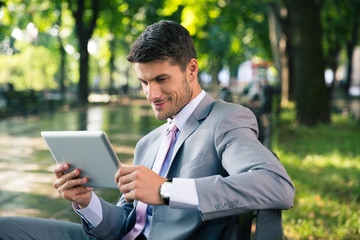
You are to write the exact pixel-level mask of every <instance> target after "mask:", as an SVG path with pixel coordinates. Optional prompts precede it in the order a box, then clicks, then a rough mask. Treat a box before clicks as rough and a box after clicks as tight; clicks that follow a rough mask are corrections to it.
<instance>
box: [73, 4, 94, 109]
mask: <svg viewBox="0 0 360 240" xmlns="http://www.w3.org/2000/svg"><path fill="white" fill-rule="evenodd" d="M68 4H69V8H70V10H71V11H72V14H73V16H74V18H75V32H76V35H77V37H78V40H79V53H80V59H79V66H80V68H79V72H80V79H79V87H78V98H79V103H81V104H85V103H87V102H88V95H89V83H88V81H89V80H88V78H89V52H88V50H87V46H88V42H89V40H90V38H91V35H92V34H93V32H94V29H95V26H96V20H97V18H98V16H99V12H100V7H99V0H91V3H89V1H86V2H85V0H77V2H76V4H74V2H73V0H68ZM89 5H90V6H89Z"/></svg>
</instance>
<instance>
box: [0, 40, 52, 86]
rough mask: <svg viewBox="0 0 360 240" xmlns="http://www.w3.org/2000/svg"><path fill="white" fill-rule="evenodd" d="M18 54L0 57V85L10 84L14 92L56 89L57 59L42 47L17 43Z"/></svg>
mask: <svg viewBox="0 0 360 240" xmlns="http://www.w3.org/2000/svg"><path fill="white" fill-rule="evenodd" d="M17 48H18V49H19V53H17V54H14V55H0V85H5V84H6V83H8V82H10V83H12V84H14V87H15V89H16V90H27V89H34V90H43V89H49V88H51V89H53V88H56V87H58V85H57V83H56V78H55V74H56V72H57V70H58V57H57V56H56V54H54V53H53V52H51V50H49V49H47V48H45V47H42V46H33V45H31V44H26V43H24V42H18V44H17Z"/></svg>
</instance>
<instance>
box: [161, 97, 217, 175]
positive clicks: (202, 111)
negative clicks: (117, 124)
mask: <svg viewBox="0 0 360 240" xmlns="http://www.w3.org/2000/svg"><path fill="white" fill-rule="evenodd" d="M213 104H214V99H213V98H212V97H211V96H210V95H209V94H206V95H205V97H204V99H203V100H202V101H201V102H200V103H199V105H198V106H197V107H196V108H195V110H194V112H193V113H192V114H191V115H190V117H189V119H188V120H187V121H186V123H185V125H184V128H183V130H182V131H181V132H180V134H179V136H178V139H177V140H176V143H175V146H174V151H173V154H172V156H171V161H170V166H169V168H168V170H167V172H166V174H165V176H166V175H167V173H168V172H169V170H170V168H171V165H172V162H173V160H174V158H175V156H176V154H177V152H178V150H179V149H180V147H181V146H182V144H183V143H184V142H185V140H186V139H187V138H188V137H189V136H190V135H191V134H192V133H193V132H194V131H195V130H196V129H197V128H198V127H199V126H200V125H201V123H202V122H203V121H204V119H206V118H207V116H208V115H209V113H210V111H211V109H212V106H213ZM159 144H160V143H159Z"/></svg>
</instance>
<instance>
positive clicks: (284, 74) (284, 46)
mask: <svg viewBox="0 0 360 240" xmlns="http://www.w3.org/2000/svg"><path fill="white" fill-rule="evenodd" d="M281 12H282V13H281ZM268 18H269V38H270V41H271V46H272V53H273V59H274V63H275V67H276V69H277V71H278V73H279V81H280V83H281V105H286V104H287V102H288V101H294V100H295V84H294V82H295V80H294V78H293V74H292V72H293V71H292V64H291V63H292V51H291V41H290V39H291V34H290V32H289V20H288V14H287V9H286V8H282V9H281V10H280V9H279V6H278V5H276V4H275V3H270V4H269V15H268Z"/></svg>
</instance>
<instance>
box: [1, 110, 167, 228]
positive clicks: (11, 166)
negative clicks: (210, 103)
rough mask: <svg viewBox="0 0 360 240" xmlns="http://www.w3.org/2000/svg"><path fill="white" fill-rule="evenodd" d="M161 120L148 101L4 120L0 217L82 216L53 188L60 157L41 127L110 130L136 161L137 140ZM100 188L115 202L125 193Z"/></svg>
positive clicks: (124, 155)
mask: <svg viewBox="0 0 360 240" xmlns="http://www.w3.org/2000/svg"><path fill="white" fill-rule="evenodd" d="M160 123H161V122H159V121H157V120H156V119H155V118H154V116H153V113H152V110H151V108H150V107H149V106H148V104H146V103H144V104H142V103H140V104H136V105H131V106H130V105H117V106H110V105H103V106H90V107H88V108H82V109H76V110H71V111H59V112H54V113H44V114H41V115H37V116H28V117H11V118H6V119H0V182H1V185H0V216H19V215H21V216H35V217H45V218H55V219H63V220H68V221H74V222H78V221H79V217H78V216H76V214H74V212H73V210H72V207H71V204H70V202H68V201H67V200H64V199H62V198H61V197H60V196H59V194H58V193H57V191H56V190H55V189H54V188H53V187H52V183H53V181H54V176H53V173H52V171H53V167H54V166H55V164H54V163H55V162H54V160H53V158H52V156H51V154H50V152H49V150H48V149H47V146H46V144H45V142H44V141H43V139H42V138H41V135H40V132H41V131H50V130H104V131H106V132H107V135H108V137H109V139H110V141H111V143H112V145H113V147H114V149H115V151H116V152H117V154H118V157H119V159H120V160H121V161H123V162H131V161H132V158H133V152H134V148H135V144H136V142H137V141H138V140H139V139H140V138H141V136H143V135H144V134H146V133H147V132H148V131H149V130H151V129H153V128H155V127H156V126H158V125H159V124H160ZM97 193H98V194H99V195H100V196H101V197H103V198H105V199H107V200H108V201H110V202H114V201H116V200H117V199H118V196H119V193H118V191H116V190H97Z"/></svg>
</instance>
